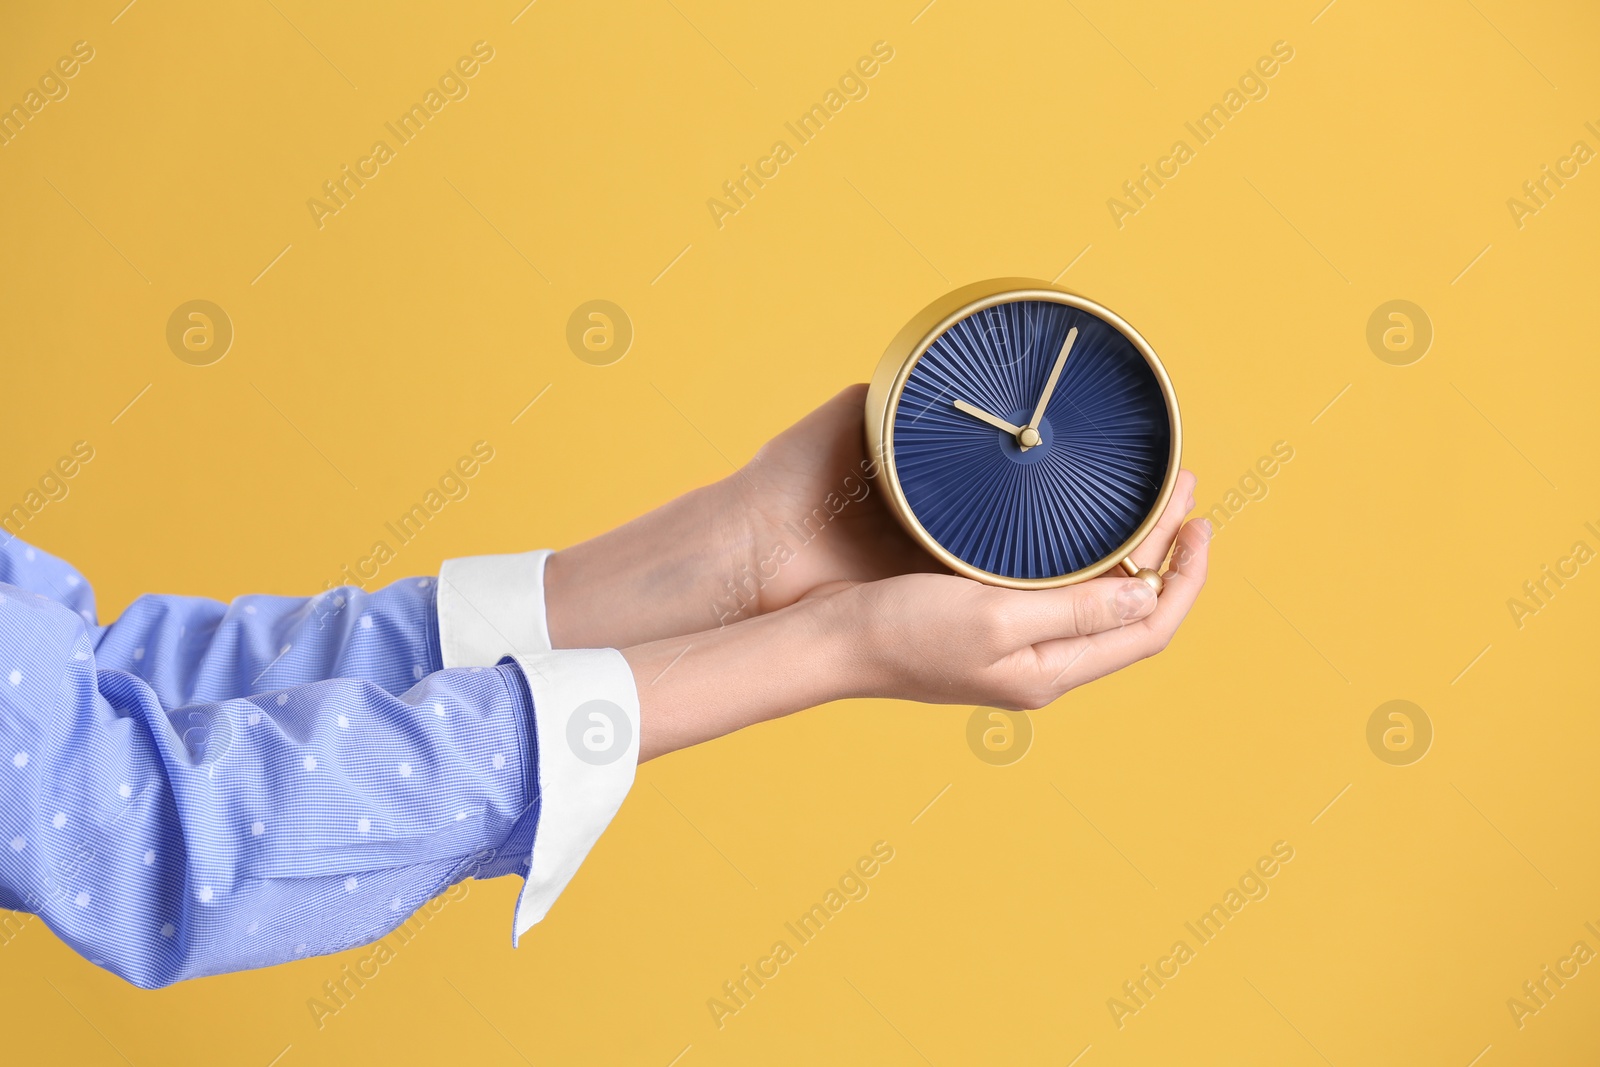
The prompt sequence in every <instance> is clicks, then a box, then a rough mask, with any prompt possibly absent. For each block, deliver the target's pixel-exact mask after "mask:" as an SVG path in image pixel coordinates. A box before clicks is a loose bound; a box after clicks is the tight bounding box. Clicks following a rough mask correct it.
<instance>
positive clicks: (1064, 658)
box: [1036, 519, 1211, 692]
mask: <svg viewBox="0 0 1600 1067" xmlns="http://www.w3.org/2000/svg"><path fill="white" fill-rule="evenodd" d="M1210 543H1211V523H1210V522H1209V521H1208V520H1206V519H1196V520H1195V521H1193V522H1190V523H1186V524H1184V526H1183V528H1182V529H1181V530H1179V532H1178V537H1177V545H1176V547H1175V548H1174V549H1173V553H1172V566H1171V567H1169V568H1168V569H1167V572H1166V574H1165V575H1164V576H1163V577H1164V579H1165V585H1164V587H1163V588H1162V591H1161V596H1160V597H1159V598H1158V599H1157V602H1156V605H1155V610H1154V611H1151V612H1149V613H1148V614H1147V615H1145V616H1144V617H1143V618H1141V619H1139V620H1137V621H1135V622H1133V623H1132V624H1130V625H1128V626H1123V627H1118V628H1116V629H1114V630H1110V631H1106V632H1103V633H1100V634H1098V635H1096V636H1093V637H1087V638H1084V637H1076V638H1067V639H1064V640H1058V641H1049V642H1046V643H1044V644H1041V645H1038V646H1036V651H1037V652H1038V654H1039V660H1040V662H1041V664H1043V665H1044V669H1045V670H1048V671H1050V672H1051V673H1052V676H1053V680H1052V686H1053V687H1054V688H1057V689H1059V690H1060V691H1061V692H1065V691H1066V690H1068V689H1071V688H1072V687H1074V686H1078V685H1082V684H1084V683H1085V682H1090V681H1093V680H1094V679H1096V678H1100V677H1103V676H1104V675H1107V674H1110V673H1111V672H1112V671H1117V670H1121V669H1122V668H1123V667H1126V666H1128V665H1129V664H1130V663H1136V662H1138V661H1139V660H1141V659H1145V658H1146V657H1148V656H1153V655H1155V654H1156V653H1157V652H1160V651H1161V650H1162V649H1164V648H1166V647H1167V645H1168V643H1170V642H1171V640H1172V638H1173V635H1174V634H1176V633H1177V632H1178V626H1179V624H1180V623H1182V622H1183V620H1184V618H1185V617H1187V616H1188V614H1189V609H1190V608H1192V607H1194V603H1195V600H1196V599H1198V598H1199V596H1200V590H1201V589H1202V588H1203V587H1204V586H1205V584H1206V571H1207V568H1208V565H1209V555H1210Z"/></svg>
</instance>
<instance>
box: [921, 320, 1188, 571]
mask: <svg viewBox="0 0 1600 1067" xmlns="http://www.w3.org/2000/svg"><path fill="white" fill-rule="evenodd" d="M1074 331H1075V332H1074ZM1069 338H1070V344H1069ZM1064 350H1065V352H1064ZM1063 353H1064V355H1065V359H1064V360H1063V358H1062V357H1063ZM1058 367H1059V374H1058V375H1053V372H1056V371H1057V370H1058ZM1053 376H1055V377H1056V381H1055V383H1054V385H1053V387H1052V386H1051V379H1052V377H1053ZM1041 399H1043V400H1044V405H1043V408H1042V410H1041V409H1040V401H1041ZM1036 412H1037V413H1038V417H1037V420H1035V414H1036ZM892 418H893V427H894V436H893V448H894V462H895V468H896V471H897V474H898V477H899V481H900V486H901V489H902V490H903V492H904V493H905V497H906V502H907V503H908V504H909V505H910V509H911V512H912V513H913V514H914V515H915V516H916V517H917V521H918V522H920V523H921V524H922V527H923V529H925V530H926V531H927V532H928V534H929V535H930V536H931V537H932V538H933V539H934V540H935V541H937V542H938V543H939V544H940V545H942V546H943V547H944V548H945V550H946V551H948V552H949V553H950V554H951V555H953V556H955V557H956V558H957V559H960V560H962V561H963V562H965V563H967V564H969V565H970V566H973V567H976V568H978V569H979V570H982V571H986V572H988V573H990V574H995V575H1000V576H1003V577H1006V578H1016V579H1049V578H1057V577H1060V576H1062V575H1066V574H1071V573H1073V572H1074V571H1078V570H1082V569H1084V568H1085V567H1089V566H1091V565H1093V564H1096V563H1098V562H1100V561H1102V560H1104V559H1105V558H1106V557H1107V556H1108V555H1110V554H1111V553H1113V552H1115V551H1116V550H1117V549H1118V548H1119V547H1120V546H1122V545H1123V544H1124V543H1125V542H1126V541H1127V540H1128V539H1129V538H1130V537H1132V536H1133V535H1134V533H1135V532H1136V531H1137V530H1138V528H1139V526H1140V525H1141V524H1142V523H1143V522H1144V521H1145V519H1146V518H1147V517H1148V516H1149V515H1150V512H1151V510H1152V509H1153V508H1154V507H1155V505H1156V502H1157V500H1158V499H1159V498H1160V495H1161V487H1162V484H1163V482H1164V481H1165V480H1166V477H1167V467H1168V464H1169V462H1170V457H1171V446H1172V423H1171V420H1170V418H1169V415H1168V411H1167V404H1166V400H1165V398H1164V396H1163V393H1162V389H1161V384H1160V382H1159V381H1158V379H1157V378H1156V374H1155V371H1154V370H1152V369H1151V367H1150V364H1149V363H1147V362H1146V361H1145V358H1144V356H1143V355H1142V354H1141V353H1140V351H1139V349H1138V348H1137V347H1135V345H1134V344H1133V342H1132V341H1130V340H1129V339H1128V338H1127V337H1125V336H1124V335H1123V334H1122V332H1121V331H1119V330H1118V329H1117V328H1116V327H1114V326H1113V325H1111V323H1109V322H1107V321H1105V320H1104V319H1102V318H1100V317H1099V316H1097V315H1094V314H1092V313H1091V312H1088V311H1084V310H1082V309H1079V308H1075V307H1072V306H1070V305H1067V304H1060V303H1056V302H1054V301H1047V300H1016V301H1010V302H1007V303H1002V304H998V305H995V306H994V307H990V308H985V309H984V310H981V311H978V312H975V313H973V314H972V315H969V316H967V317H966V318H964V319H962V320H960V321H959V322H957V323H956V324H955V325H954V326H952V327H950V328H949V329H948V330H946V331H945V332H944V333H943V334H941V335H940V336H939V337H938V338H937V339H935V340H934V342H933V343H932V344H931V345H930V346H929V347H928V350H927V351H926V352H925V353H924V354H923V355H922V357H921V358H920V359H919V360H918V361H917V362H916V364H915V365H914V366H913V367H912V369H911V373H910V375H909V377H908V378H907V379H906V383H905V387H904V390H903V392H902V393H901V396H900V400H899V404H898V406H897V407H896V409H895V411H894V414H893V416H892Z"/></svg>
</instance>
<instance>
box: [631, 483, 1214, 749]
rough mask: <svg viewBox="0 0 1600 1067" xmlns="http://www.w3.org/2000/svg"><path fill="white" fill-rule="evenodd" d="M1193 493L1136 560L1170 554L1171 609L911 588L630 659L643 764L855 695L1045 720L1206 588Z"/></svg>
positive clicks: (835, 592)
mask: <svg viewBox="0 0 1600 1067" xmlns="http://www.w3.org/2000/svg"><path fill="white" fill-rule="evenodd" d="M1192 487H1193V476H1192V475H1189V474H1188V473H1187V472H1185V473H1184V474H1183V475H1182V477H1181V479H1180V482H1179V486H1178V491H1177V492H1176V493H1174V496H1173V499H1172V502H1171V503H1170V504H1169V505H1168V507H1167V510H1166V511H1165V512H1164V513H1163V515H1162V517H1161V519H1160V520H1159V522H1158V525H1157V527H1156V529H1155V530H1154V531H1153V532H1152V533H1151V535H1150V537H1149V538H1147V539H1146V541H1145V543H1144V545H1142V546H1141V547H1140V549H1139V550H1138V551H1136V552H1135V553H1134V557H1135V562H1137V563H1138V564H1140V565H1141V566H1146V567H1152V568H1154V567H1159V566H1160V565H1161V563H1162V561H1163V560H1164V559H1165V558H1166V557H1167V554H1168V550H1169V549H1172V562H1171V565H1170V566H1169V567H1168V569H1167V572H1166V575H1165V579H1166V585H1165V588H1164V590H1163V592H1162V594H1161V596H1160V597H1159V598H1157V597H1155V596H1153V595H1151V594H1150V591H1149V588H1148V587H1147V586H1145V584H1144V583H1143V582H1140V581H1137V580H1135V579H1131V578H1125V577H1101V578H1096V579H1094V580H1092V581H1088V582H1084V583H1081V584H1079V585H1074V586H1065V587H1062V588H1059V589H1049V590H1013V589H1001V588H997V587H992V586H985V585H980V584H979V583H977V582H973V581H970V580H968V579H965V578H958V577H955V576H952V575H938V574H909V575H899V576H896V577H892V578H886V579H881V580H879V581H875V582H866V583H855V582H849V581H841V582H837V583H830V584H827V585H824V586H821V587H819V588H817V589H815V590H814V591H813V592H812V593H811V594H810V595H808V596H805V597H803V598H802V599H801V600H800V601H798V602H797V603H795V604H793V605H791V606H789V607H786V608H783V609H781V610H778V611H775V612H771V613H769V614H765V615H762V616H759V617H757V618H755V619H752V620H748V621H744V622H739V623H735V624H733V625H730V626H725V627H722V628H720V629H717V630H711V631H708V632H705V633H701V634H696V635H692V636H689V637H682V638H675V639H671V640H666V641H657V642H653V643H650V644H645V645H641V646H637V647H633V648H628V649H625V650H624V651H623V655H624V656H625V657H626V658H627V660H628V662H629V664H630V666H631V667H632V668H633V672H634V679H635V681H636V683H637V685H638V689H639V701H640V714H641V726H640V755H639V758H640V759H641V760H646V759H651V758H653V757H655V756H659V755H661V754H663V753H666V752H671V751H673V750H674V749H678V748H683V747H686V746H688V745H693V744H698V743H699V742H701V741H705V740H709V739H710V738H713V737H717V736H720V735H722V734H725V733H731V732H732V731H734V730H737V729H740V728H741V727H744V726H748V725H750V724H752V723H755V722H761V721H764V720H766V719H771V718H776V717H778V716H781V715H785V714H788V713H790V712H793V711H797V710H800V709H801V708H807V707H811V706H813V705H816V704H822V703H826V702H827V701H829V700H835V699H839V698H843V697H852V696H875V697H896V698H905V699H912V700H921V701H925V702H929V703H959V704H985V705H993V706H998V707H1007V708H1038V707H1042V706H1044V705H1045V704H1048V703H1050V702H1051V701H1053V700H1055V699H1056V698H1058V697H1060V696H1061V695H1062V694H1063V693H1065V692H1066V691H1067V690H1069V689H1072V688H1075V687H1076V686H1079V685H1082V684H1084V683H1085V682H1089V681H1093V680H1094V679H1096V678H1099V677H1101V676H1102V675H1105V674H1109V673H1111V672H1112V671H1115V670H1118V669H1120V668H1122V667H1125V666H1128V665H1129V664H1131V663H1134V662H1136V661H1138V660H1140V659H1143V658H1145V657H1146V656H1151V655H1154V654H1155V653H1157V652H1159V651H1161V650H1162V649H1163V648H1165V647H1166V646H1167V644H1168V642H1170V641H1171V640H1172V637H1173V635H1174V634H1175V633H1176V632H1177V628H1178V625H1179V623H1181V622H1182V621H1183V619H1184V617H1185V616H1187V615H1188V613H1189V609H1190V608H1191V607H1192V606H1193V605H1194V602H1195V599H1196V598H1197V597H1198V596H1199V594H1200V589H1201V587H1202V586H1203V585H1204V584H1205V577H1206V565H1207V545H1208V542H1209V540H1210V533H1211V531H1210V524H1209V523H1207V522H1206V521H1205V520H1204V519H1201V520H1197V521H1195V522H1191V523H1188V524H1187V525H1182V526H1181V529H1180V524H1182V521H1183V516H1184V515H1185V514H1186V513H1187V512H1188V511H1189V510H1190V508H1192V507H1193V494H1192Z"/></svg>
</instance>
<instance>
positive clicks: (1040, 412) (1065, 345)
mask: <svg viewBox="0 0 1600 1067" xmlns="http://www.w3.org/2000/svg"><path fill="white" fill-rule="evenodd" d="M1077 339H1078V328H1077V327H1076V326H1074V327H1073V328H1072V329H1070V330H1068V331H1067V339H1066V340H1065V341H1064V342H1062V345H1061V354H1060V355H1059V356H1057V357H1056V365H1055V366H1054V367H1051V368H1050V378H1049V380H1048V381H1046V382H1045V383H1044V392H1043V393H1040V394H1039V403H1038V405H1037V406H1035V407H1034V409H1033V418H1031V419H1029V420H1028V425H1026V426H1024V427H1023V429H1024V430H1032V431H1033V433H1031V434H1028V436H1029V437H1030V438H1032V437H1037V436H1038V434H1039V420H1040V419H1042V418H1044V409H1045V408H1047V407H1049V406H1050V396H1051V394H1053V393H1054V392H1055V391H1056V383H1057V382H1059V381H1060V380H1061V370H1062V368H1063V367H1065V366H1066V365H1067V357H1068V356H1069V355H1071V354H1072V344H1073V342H1074V341H1076V340H1077ZM1032 447H1033V445H1031V444H1023V446H1022V450H1023V451H1024V452H1026V451H1027V450H1028V449H1030V448H1032Z"/></svg>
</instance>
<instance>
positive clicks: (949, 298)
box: [866, 278, 1183, 593]
mask: <svg viewBox="0 0 1600 1067" xmlns="http://www.w3.org/2000/svg"><path fill="white" fill-rule="evenodd" d="M1016 300H1047V301H1050V302H1052V303H1057V304H1066V305H1067V306H1068V307H1075V308H1078V309H1079V310H1080V311H1087V312H1089V313H1090V314H1092V315H1095V316H1098V317H1099V318H1101V319H1103V320H1104V321H1105V322H1107V323H1109V324H1111V326H1113V327H1114V328H1115V329H1116V330H1117V332H1119V333H1121V334H1122V336H1124V337H1126V338H1127V339H1128V340H1129V341H1130V342H1131V343H1132V344H1133V346H1134V348H1136V349H1137V350H1138V351H1139V354H1140V355H1142V356H1143V357H1144V360H1145V362H1146V363H1147V364H1149V366H1150V370H1151V371H1152V372H1154V374H1155V376H1156V381H1157V383H1158V384H1159V385H1160V387H1161V395H1162V397H1163V399H1165V400H1166V404H1167V418H1168V420H1169V421H1170V422H1171V424H1172V445H1171V450H1170V452H1169V454H1168V456H1167V476H1166V478H1165V480H1163V482H1162V483H1161V492H1160V494H1159V495H1158V496H1157V497H1156V502H1155V504H1154V505H1153V506H1152V507H1151V509H1150V514H1149V515H1147V516H1145V519H1144V521H1143V522H1141V523H1140V524H1139V527H1138V529H1136V530H1134V532H1133V534H1132V536H1130V537H1129V538H1128V539H1127V540H1126V541H1124V542H1123V543H1122V544H1121V545H1119V546H1117V548H1116V549H1114V550H1113V551H1111V552H1110V553H1109V554H1107V555H1106V556H1105V557H1104V558H1103V559H1100V560H1097V561H1096V562H1094V563H1092V564H1090V565H1089V566H1087V567H1083V568H1081V569H1079V570H1076V571H1073V572H1072V573H1070V574H1062V575H1057V576H1055V577H1053V578H1011V577H1008V576H1006V575H1001V574H993V573H990V572H989V571H986V570H983V569H981V568H978V567H974V566H972V565H971V564H970V563H967V562H966V561H965V560H962V559H958V558H957V557H956V556H955V555H954V554H953V553H951V552H950V551H949V550H947V549H946V548H945V547H944V546H943V545H941V544H939V542H938V541H936V540H934V538H933V535H932V534H930V533H928V531H927V530H926V529H924V528H923V526H922V523H921V522H920V521H918V519H917V517H916V515H915V513H913V512H912V510H911V505H910V503H909V502H908V501H907V500H906V494H905V490H904V489H903V488H902V487H901V485H900V474H899V471H898V469H897V468H896V465H895V457H894V415H895V412H896V411H897V410H899V407H900V397H901V394H902V393H903V392H904V391H905V385H906V379H907V378H909V377H910V375H911V370H912V368H914V367H915V366H916V365H917V361H918V360H920V359H921V358H922V356H923V354H924V353H925V352H927V350H928V346H930V345H931V344H933V342H934V341H935V340H937V339H938V338H939V337H940V336H941V335H942V334H944V332H945V331H946V330H949V329H950V328H951V327H952V326H954V325H955V324H956V323H957V322H960V321H961V320H962V319H965V318H968V317H969V316H972V315H976V314H977V313H978V312H980V311H983V310H985V309H987V308H991V307H995V306H997V305H999V304H1006V303H1011V302H1012V301H1016ZM866 415H867V420H866V427H867V429H866V432H867V455H868V457H869V459H870V460H871V461H872V462H873V463H874V465H875V466H876V468H877V472H878V473H877V477H878V479H879V480H880V481H881V482H882V483H883V484H884V485H885V486H886V487H887V489H888V494H889V501H890V508H889V510H890V511H892V512H894V515H895V517H896V518H897V519H899V520H900V525H902V526H903V527H905V529H906V532H907V533H909V534H910V535H911V537H912V539H913V540H915V541H916V542H917V543H918V544H919V545H921V546H922V547H923V548H925V549H927V550H928V552H929V553H930V554H932V556H933V557H934V558H935V559H937V560H938V561H939V562H941V563H943V564H944V565H945V566H947V567H949V568H950V569H951V570H952V571H955V572H956V573H957V574H960V575H963V576H965V577H967V578H972V579H974V580H976V581H980V582H984V583H986V584H988V585H999V586H1005V587H1006V588H1009V589H1054V588H1057V587H1060V586H1064V585H1074V584H1076V583H1078V582H1085V581H1088V580H1089V579H1090V578H1098V577H1099V576H1100V575H1102V574H1104V573H1106V572H1107V571H1109V570H1112V569H1113V568H1116V567H1121V568H1122V570H1123V571H1124V572H1125V573H1126V574H1128V575H1129V576H1130V577H1137V578H1141V579H1143V580H1144V581H1146V582H1148V583H1149V584H1150V586H1151V587H1152V588H1154V589H1155V590H1156V592H1158V593H1159V592H1160V591H1161V575H1160V574H1159V573H1158V572H1157V571H1155V570H1151V569H1148V568H1141V567H1139V566H1138V564H1136V563H1134V562H1133V557H1132V553H1133V552H1134V550H1135V549H1137V548H1138V547H1139V546H1140V545H1141V544H1143V543H1144V539H1145V538H1146V537H1148V536H1149V535H1150V531H1151V530H1153V529H1154V528H1155V525H1156V521H1157V520H1158V519H1159V518H1160V517H1161V512H1162V511H1163V510H1165V509H1166V506H1167V502H1168V501H1169V500H1170V499H1171V497H1172V490H1173V488H1174V487H1175V486H1176V485H1177V482H1178V467H1179V459H1180V456H1181V454H1182V448H1183V432H1182V424H1181V422H1180V421H1179V418H1178V396H1177V393H1176V392H1174V391H1173V388H1172V379H1171V378H1170V377H1168V375H1167V368H1166V367H1164V366H1162V363H1161V360H1160V358H1159V357H1158V356H1157V355H1156V353H1155V349H1153V348H1151V347H1150V343H1149V342H1148V341H1146V340H1145V339H1144V337H1143V336H1142V335H1140V333H1139V331H1138V330H1135V329H1134V328H1133V327H1132V326H1131V325H1129V324H1128V322H1127V320H1126V319H1124V318H1123V317H1122V316H1121V315H1118V314H1117V313H1116V312H1114V311H1112V310H1111V309H1110V308H1107V307H1105V306H1104V305H1103V304H1099V303H1096V302H1095V301H1093V300H1090V299H1089V298H1088V297H1084V296H1079V295H1078V294H1077V293H1074V292H1072V291H1071V290H1068V289H1063V288H1061V287H1060V286H1057V285H1054V284H1052V283H1050V282H1041V281H1037V280H1034V279H1032V278H994V279H990V280H989V281H982V282H974V283H973V284H971V285H965V286H962V287H961V288H959V289H956V290H954V291H953V292H950V293H946V294H945V295H944V296H942V297H940V298H939V299H937V300H935V301H934V302H933V303H931V304H929V305H928V306H927V307H925V308H923V309H922V310H921V311H920V312H918V313H917V314H916V315H915V316H913V317H912V319H911V321H910V322H908V323H907V324H906V325H905V327H904V328H903V329H901V331H900V332H899V333H897V334H895V336H894V340H892V341H890V342H889V347H888V348H887V349H886V350H885V351H884V353H883V358H882V359H880V360H879V361H878V366H877V369H876V370H875V371H874V372H873V375H872V382H871V384H870V385H869V386H868V387H867V412H866Z"/></svg>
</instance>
